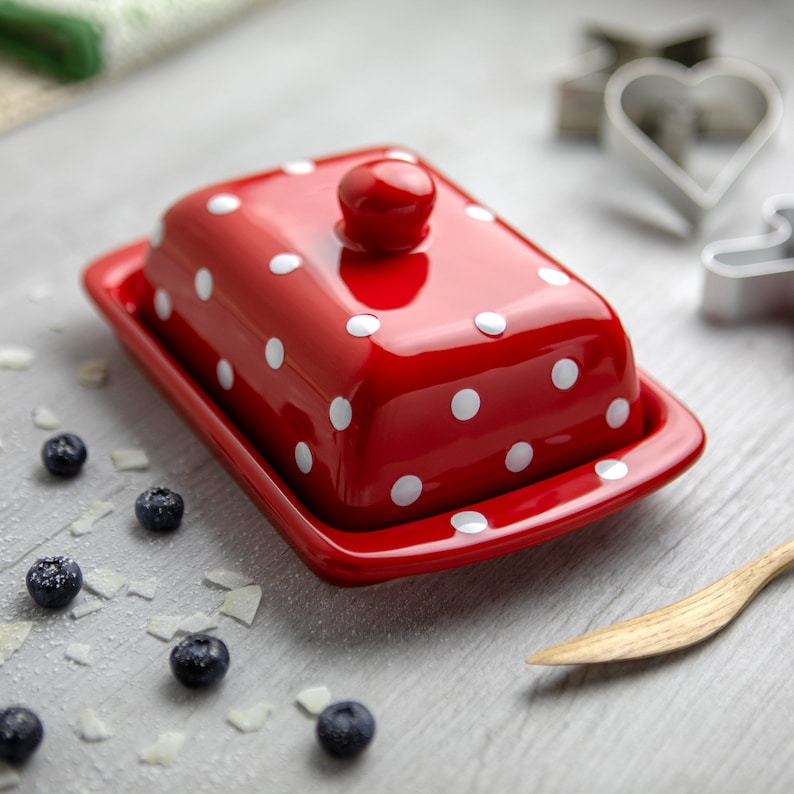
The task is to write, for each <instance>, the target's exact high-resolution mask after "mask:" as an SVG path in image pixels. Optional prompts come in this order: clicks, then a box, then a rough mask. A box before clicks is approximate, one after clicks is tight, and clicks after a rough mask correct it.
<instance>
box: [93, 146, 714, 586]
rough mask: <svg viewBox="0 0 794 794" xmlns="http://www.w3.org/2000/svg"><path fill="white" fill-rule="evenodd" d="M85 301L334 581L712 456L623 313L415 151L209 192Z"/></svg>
mask: <svg viewBox="0 0 794 794" xmlns="http://www.w3.org/2000/svg"><path fill="white" fill-rule="evenodd" d="M85 283H86V286H87V289H88V291H89V293H90V294H91V296H92V297H93V299H94V300H95V301H96V303H97V304H98V306H99V308H100V309H101V310H102V312H103V313H104V314H105V315H106V317H107V318H108V319H109V321H110V322H111V324H112V325H113V327H114V328H115V330H116V332H117V333H118V335H119V337H120V338H121V340H122V342H123V343H124V344H125V345H126V347H127V348H128V349H129V350H130V351H131V353H132V354H133V356H134V357H135V358H136V359H137V360H138V361H139V362H140V364H141V365H142V367H143V368H144V370H145V371H146V372H147V373H148V374H149V376H150V377H151V378H152V379H153V381H154V382H155V383H156V384H157V385H158V386H159V387H160V389H161V390H162V391H163V393H164V394H165V395H166V396H167V397H168V398H169V399H170V400H171V402H172V403H173V404H174V405H175V406H176V408H177V409H178V410H179V411H181V413H182V414H183V415H184V416H185V418H186V419H187V420H188V421H189V422H190V423H191V425H192V426H193V428H194V429H195V431H196V432H197V433H198V435H199V436H200V437H201V438H202V439H203V440H204V442H205V443H206V444H207V445H208V446H209V447H210V448H211V449H212V450H213V451H214V452H215V453H216V454H217V455H218V456H219V458H220V459H221V460H222V461H223V462H224V463H225V464H226V465H227V466H228V467H229V469H230V470H231V471H232V473H233V474H235V475H236V476H237V477H238V479H239V481H240V482H241V483H242V485H243V486H244V487H245V488H246V489H247V490H248V492H249V493H250V494H251V495H252V497H253V498H254V500H255V501H256V502H257V503H258V505H259V506H260V507H261V508H262V509H263V511H264V512H265V513H266V514H267V515H268V516H269V517H270V518H271V520H272V521H273V524H274V525H275V526H276V528H277V529H278V530H279V531H280V532H281V534H282V535H283V536H284V538H285V539H286V540H287V542H288V543H290V545H291V546H292V547H293V548H294V549H295V551H296V552H297V553H298V555H299V556H300V557H301V558H302V559H303V560H304V562H305V563H306V564H307V565H308V566H309V567H310V568H311V569H312V570H313V571H314V572H315V573H317V574H318V575H319V576H321V577H322V578H324V579H327V580H328V581H331V582H334V583H337V584H343V585H361V584H369V583H374V582H379V581H383V580H387V579H391V578H395V577H399V576H407V575H412V574H418V573H424V572H428V571H433V570H439V569H443V568H448V567H452V566H456V565H463V564H466V563H471V562H476V561H479V560H484V559H487V558H489V557H493V556H496V555H500V554H505V553H508V552H511V551H515V550H517V549H520V548H523V547H526V546H529V545H532V544H534V543H538V542H541V541H544V540H547V539H549V538H552V537H554V536H556V535H559V534H561V533H563V532H567V531H569V530H572V529H575V528H576V527H579V526H581V525H582V524H585V523H587V522H589V521H592V520H594V519H596V518H600V517H602V516H604V515H607V514H608V513H610V512H613V511H615V510H617V509H619V508H621V507H623V506H625V505H627V504H629V503H630V502H632V501H634V500H636V499H639V498H641V497H643V496H645V495H647V494H648V493H650V492H651V491H653V490H655V489H656V488H658V487H660V486H661V485H663V484H664V483H666V482H667V481H669V480H670V479H672V478H673V477H675V476H676V475H678V474H679V473H680V472H681V471H682V470H683V469H685V468H686V467H687V466H689V465H690V464H691V463H693V462H694V460H695V459H696V458H697V457H698V455H699V454H700V452H701V451H702V449H703V445H704V441H705V439H704V434H703V430H702V428H701V426H700V424H699V423H698V421H697V420H696V419H695V417H694V416H692V414H691V413H690V412H689V411H688V410H687V409H686V408H685V407H684V406H683V405H682V404H681V403H680V402H678V401H677V400H676V399H675V398H673V397H672V396H671V395H670V394H669V393H667V392H666V391H665V390H664V389H663V388H662V387H660V386H659V385H658V384H657V383H655V382H654V381H652V380H651V379H650V378H648V377H647V376H646V375H645V374H644V373H641V372H638V371H637V370H636V368H635V365H634V360H633V356H632V351H631V346H630V343H629V341H628V339H627V338H626V335H625V333H624V331H623V328H622V326H621V324H620V321H619V320H618V318H617V317H616V316H615V313H614V312H613V310H612V309H611V308H610V307H609V305H608V304H607V303H606V302H605V301H604V300H603V299H602V298H601V297H600V296H599V295H597V294H596V293H595V292H594V291H593V290H591V289H590V288H589V287H587V285H585V284H584V283H583V282H582V281H581V280H579V279H578V278H577V277H576V276H575V275H574V274H573V273H571V272H570V271H568V270H566V269H565V268H564V267H562V266H561V265H560V264H559V263H557V262H555V261H554V260H553V259H551V258H550V257H548V256H547V255H546V254H544V253H543V252H541V251H540V250H538V249H537V248H536V247H535V246H534V245H532V244H531V243H530V242H528V241H527V240H525V239H524V238H523V237H522V236H521V235H519V234H518V233H517V232H516V231H514V230H513V229H511V228H510V227H509V226H507V225H506V224H504V223H503V222H502V221H500V220H499V219H498V218H497V217H496V216H495V214H494V213H493V212H492V211H491V210H489V209H488V208H486V207H484V206H482V205H481V204H479V203H477V202H475V201H474V200H473V199H472V198H471V197H469V196H467V195H466V194H465V193H464V192H463V191H461V190H460V189H459V188H457V187H456V186H455V185H453V184H452V183H451V182H449V181H448V180H447V179H445V178H444V177H443V176H442V175H440V174H439V173H438V172H437V171H435V170H433V169H432V168H431V167H430V166H428V165H427V164H426V163H424V162H422V161H421V160H420V159H419V158H418V157H417V156H416V155H414V154H413V153H411V152H409V151H407V150H404V149H394V148H392V149H387V148H379V149H370V150H365V151H358V152H354V153H350V154H345V155H341V156H336V157H330V158H327V159H323V160H318V161H300V162H295V163H290V164H287V165H285V166H283V167H282V168H279V169H276V170H273V171H270V172H267V173H264V174H259V175H255V176H252V177H247V178H244V179H238V180H233V181H230V182H226V183H222V184H219V185H214V186H212V187H209V188H206V189H203V190H200V191H197V192H195V193H193V194H191V195H189V196H187V197H186V198H184V199H182V200H181V201H179V202H178V203H177V204H175V205H174V206H173V207H171V209H169V210H168V211H167V212H166V214H165V215H164V216H163V218H162V220H161V221H160V223H159V224H158V226H157V228H156V230H155V231H154V233H153V234H152V235H151V237H150V239H149V240H148V241H142V242H139V243H135V244H133V245H131V246H128V247H126V248H123V249H121V250H119V251H116V252H114V253H111V254H109V255H107V256H105V257H103V258H102V259H100V260H98V261H96V262H94V263H93V264H91V265H90V266H89V267H88V268H87V270H86V272H85Z"/></svg>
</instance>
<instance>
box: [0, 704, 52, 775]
mask: <svg viewBox="0 0 794 794" xmlns="http://www.w3.org/2000/svg"><path fill="white" fill-rule="evenodd" d="M43 736H44V726H43V725H42V724H41V720H40V719H39V718H38V717H37V716H36V715H35V714H34V713H33V712H32V711H31V710H30V709H27V708H25V707H24V706H9V707H8V708H4V709H0V760H2V761H10V762H11V763H12V764H21V763H23V762H24V761H27V759H28V758H30V756H31V755H32V754H33V753H34V751H35V750H36V748H37V747H38V746H39V745H40V744H41V739H42V737H43Z"/></svg>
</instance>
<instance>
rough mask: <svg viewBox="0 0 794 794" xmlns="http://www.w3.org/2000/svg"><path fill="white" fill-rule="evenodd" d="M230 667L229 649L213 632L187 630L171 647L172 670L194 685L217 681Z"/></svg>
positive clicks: (187, 683)
mask: <svg viewBox="0 0 794 794" xmlns="http://www.w3.org/2000/svg"><path fill="white" fill-rule="evenodd" d="M228 669H229V649H228V648H227V647H226V644H225V643H224V642H223V641H222V640H219V639H218V638H217V637H213V636H211V635H210V634H188V636H187V637H185V639H183V640H182V641H181V642H180V643H178V644H177V645H175V646H174V647H173V649H172V650H171V672H172V673H173V674H174V677H175V678H176V679H177V681H179V682H180V683H182V684H184V685H185V686H187V687H190V688H191V689H201V688H203V687H207V686H212V685H213V684H217V683H218V682H219V681H220V680H221V679H222V678H223V677H224V676H225V675H226V671H227V670H228Z"/></svg>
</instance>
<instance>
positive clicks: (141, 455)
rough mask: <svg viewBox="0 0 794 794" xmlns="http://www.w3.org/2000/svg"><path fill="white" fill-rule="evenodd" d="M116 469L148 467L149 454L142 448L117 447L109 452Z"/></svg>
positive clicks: (137, 469) (141, 469)
mask: <svg viewBox="0 0 794 794" xmlns="http://www.w3.org/2000/svg"><path fill="white" fill-rule="evenodd" d="M110 459H111V460H112V461H113V466H114V468H115V469H116V471H143V470H144V469H148V468H149V456H148V455H147V454H146V453H145V452H144V451H143V450H142V449H117V450H114V451H113V452H111V453H110Z"/></svg>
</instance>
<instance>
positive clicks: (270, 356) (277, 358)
mask: <svg viewBox="0 0 794 794" xmlns="http://www.w3.org/2000/svg"><path fill="white" fill-rule="evenodd" d="M265 361H267V364H268V366H269V367H270V368H271V369H278V368H279V367H280V366H281V365H282V364H283V363H284V343H283V342H282V341H281V340H280V339H279V338H278V337H277V336H274V337H272V338H271V339H268V340H267V344H266V345H265Z"/></svg>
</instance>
